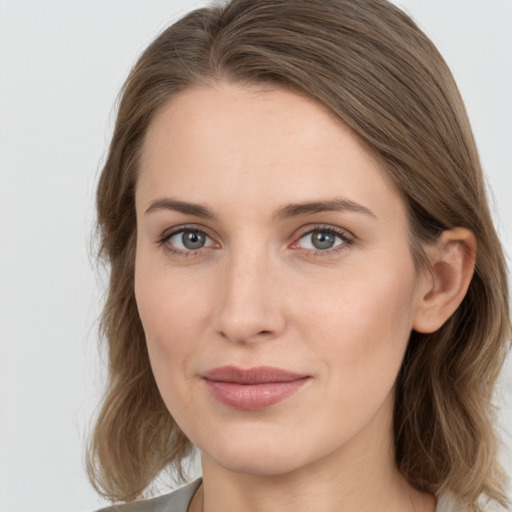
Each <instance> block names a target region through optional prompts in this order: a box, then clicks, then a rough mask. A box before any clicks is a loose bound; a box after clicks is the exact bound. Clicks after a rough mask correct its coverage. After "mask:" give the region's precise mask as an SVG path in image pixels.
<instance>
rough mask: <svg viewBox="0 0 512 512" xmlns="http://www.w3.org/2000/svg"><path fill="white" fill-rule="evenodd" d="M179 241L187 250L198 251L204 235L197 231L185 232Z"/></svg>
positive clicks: (202, 243)
mask: <svg viewBox="0 0 512 512" xmlns="http://www.w3.org/2000/svg"><path fill="white" fill-rule="evenodd" d="M181 240H182V242H183V245H184V246H185V247H186V248H187V249H200V248H201V247H202V246H203V245H204V235H203V234H202V233H199V232H197V231H186V232H185V233H183V235H182V237H181Z"/></svg>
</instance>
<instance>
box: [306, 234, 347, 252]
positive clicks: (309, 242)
mask: <svg viewBox="0 0 512 512" xmlns="http://www.w3.org/2000/svg"><path fill="white" fill-rule="evenodd" d="M300 241H301V247H302V248H303V249H316V250H320V251H325V250H327V249H332V248H333V247H336V246H338V245H341V244H343V243H344V241H345V240H344V239H343V238H342V237H341V236H340V235H338V234H336V233H334V232H332V231H330V230H326V229H315V230H314V231H310V232H309V233H306V234H305V235H303V236H302V237H301V238H300Z"/></svg>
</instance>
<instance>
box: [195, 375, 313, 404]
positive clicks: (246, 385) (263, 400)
mask: <svg viewBox="0 0 512 512" xmlns="http://www.w3.org/2000/svg"><path fill="white" fill-rule="evenodd" d="M202 377H203V380H204V382H205V384H206V386H207V388H208V390H209V392H210V393H211V394H212V396H213V397H214V398H215V399H217V400H218V401H219V402H221V403H222V404H224V405H226V406H228V407H231V408H234V409H241V410H247V411H254V410H258V409H265V408H267V407H270V406H272V405H274V404H277V403H278V402H281V401H282V400H284V399H286V398H288V397H289V396H291V395H292V394H294V393H295V392H296V391H298V390H299V389H300V388H301V387H302V386H303V385H304V384H305V383H306V382H307V381H309V380H310V376H308V375H304V374H299V373H294V372H290V371H287V370H283V369H281V368H273V367H270V366H259V367H256V368H249V369H244V368H238V367H235V366H222V367H219V368H215V369H213V370H210V371H208V372H206V373H205V374H203V375H202Z"/></svg>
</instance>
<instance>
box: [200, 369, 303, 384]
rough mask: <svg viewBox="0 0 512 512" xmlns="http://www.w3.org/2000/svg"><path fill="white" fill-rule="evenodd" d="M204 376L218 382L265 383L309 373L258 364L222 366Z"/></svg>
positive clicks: (288, 379)
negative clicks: (250, 365) (249, 366)
mask: <svg viewBox="0 0 512 512" xmlns="http://www.w3.org/2000/svg"><path fill="white" fill-rule="evenodd" d="M202 377H203V378H204V379H207V380H213V381H217V382H233V383H236V384H264V383H270V382H292V381H294V380H299V379H304V378H306V377H308V375H304V374H300V373H295V372H291V371H288V370H283V369H281V368H274V367H272V366H257V367H254V368H239V367H237V366H220V367H218V368H214V369H213V370H210V371H208V372H206V373H204V374H202Z"/></svg>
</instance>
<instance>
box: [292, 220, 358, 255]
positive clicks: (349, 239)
mask: <svg viewBox="0 0 512 512" xmlns="http://www.w3.org/2000/svg"><path fill="white" fill-rule="evenodd" d="M315 231H324V232H327V233H332V234H334V235H335V236H337V237H338V238H340V239H341V240H342V243H340V244H338V245H335V246H334V247H332V248H329V249H317V250H315V249H309V248H303V247H298V243H299V241H300V240H301V239H302V238H304V237H305V236H307V235H311V234H312V233H314V232H315ZM355 241H356V237H355V236H354V235H353V234H352V233H350V232H349V231H347V230H346V229H343V228H339V227H337V226H333V225H331V224H315V225H313V226H307V227H305V228H303V231H301V232H300V233H299V235H298V236H297V237H296V238H295V241H294V242H293V244H292V245H291V248H292V249H301V250H303V251H306V252H313V253H315V255H317V254H318V255H322V256H325V255H329V254H333V253H335V252H338V251H341V250H343V249H345V248H347V247H349V246H351V245H352V244H354V243H355Z"/></svg>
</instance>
